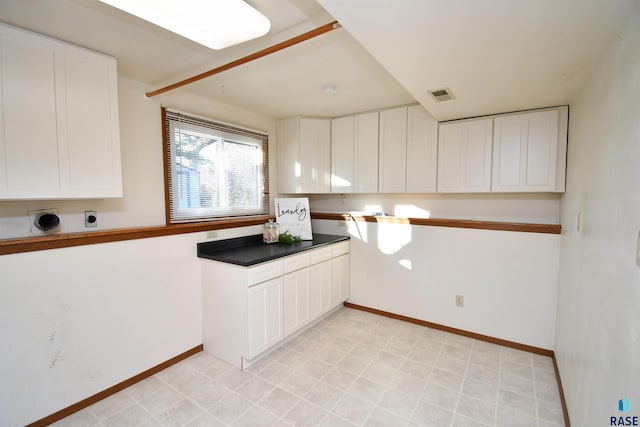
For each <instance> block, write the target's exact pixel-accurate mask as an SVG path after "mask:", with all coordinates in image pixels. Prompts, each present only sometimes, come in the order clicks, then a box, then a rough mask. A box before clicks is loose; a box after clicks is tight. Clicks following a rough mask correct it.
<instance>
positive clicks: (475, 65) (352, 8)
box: [0, 0, 638, 120]
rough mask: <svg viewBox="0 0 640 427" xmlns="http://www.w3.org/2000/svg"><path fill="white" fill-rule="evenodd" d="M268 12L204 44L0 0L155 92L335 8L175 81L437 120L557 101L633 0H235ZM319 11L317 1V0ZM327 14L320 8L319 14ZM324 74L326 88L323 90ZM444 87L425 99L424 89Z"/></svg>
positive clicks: (265, 110)
mask: <svg viewBox="0 0 640 427" xmlns="http://www.w3.org/2000/svg"><path fill="white" fill-rule="evenodd" d="M246 1H247V3H250V4H251V5H252V6H254V7H256V8H257V9H258V10H260V11H261V12H262V13H263V14H265V15H266V16H267V17H268V18H269V19H270V20H271V30H270V31H269V33H268V34H267V35H265V36H263V37H261V38H259V39H257V40H253V41H250V42H246V43H243V44H240V45H237V46H233V47H230V48H227V49H223V50H219V51H215V50H210V49H208V48H205V47H203V46H200V45H198V44H196V43H193V42H191V41H188V40H186V39H183V38H182V37H180V36H177V35H175V34H173V33H170V32H168V31H166V30H163V29H161V28H158V27H156V26H154V25H152V24H150V23H147V22H145V21H143V20H140V19H138V18H135V17H133V16H131V15H128V14H126V13H124V12H121V11H119V10H117V9H114V8H112V7H110V6H108V5H105V4H102V3H100V2H99V1H98V0H1V1H0V21H4V22H7V23H9V24H13V25H16V26H19V27H23V28H26V29H29V30H32V31H35V32H38V33H41V34H45V35H49V36H51V37H55V38H58V39H61V40H65V41H68V42H71V43H74V44H77V45H80V46H84V47H87V48H90V49H93V50H97V51H100V52H104V53H106V54H109V55H112V56H115V57H116V58H117V60H118V73H119V74H120V75H122V76H125V77H128V78H132V79H135V80H138V81H141V82H143V83H146V84H147V85H148V86H149V89H150V90H152V89H157V88H160V87H162V86H164V85H167V84H171V83H174V82H176V81H179V80H182V79H184V78H187V77H191V76H193V75H195V74H198V73H201V72H203V71H206V70H209V69H211V68H214V67H217V66H220V65H224V64H226V63H228V62H231V61H233V60H236V59H238V58H242V57H244V56H246V55H249V54H251V53H254V52H257V51H259V50H261V49H264V48H267V47H269V46H273V45H274V44H276V43H279V42H281V41H284V40H287V39H289V38H291V37H294V36H297V35H299V34H302V33H304V32H307V31H309V30H311V29H314V28H316V27H319V26H321V25H324V24H326V23H328V22H331V21H333V20H334V19H337V20H338V21H339V22H340V23H341V24H342V25H343V26H344V28H339V29H336V30H333V31H331V32H329V33H327V34H324V35H321V36H318V37H316V38H314V39H312V40H308V41H305V42H303V43H301V44H298V45H296V46H293V47H290V48H287V49H285V50H283V51H280V52H277V53H274V54H271V55H269V56H267V57H264V58H261V59H258V60H256V61H253V62H250V63H247V64H244V65H241V66H240V67H237V68H234V69H232V70H228V71H225V72H223V73H221V74H218V75H216V76H212V77H209V78H207V79H205V80H201V81H200V82H197V83H193V84H191V85H188V86H185V87H183V88H181V89H177V90H178V91H180V92H192V93H197V94H199V95H201V96H206V97H210V98H213V99H216V100H219V101H222V102H225V103H228V104H231V105H234V106H237V107H241V108H245V109H248V110H251V111H255V112H259V113H262V114H265V115H267V116H270V117H274V118H284V117H290V116H294V115H306V116H323V117H337V116H341V115H347V114H353V113H357V112H362V111H369V110H375V109H380V108H385V107H392V106H397V105H403V104H409V103H414V102H416V101H418V102H420V103H421V104H423V105H424V106H425V107H426V108H427V109H428V110H429V111H430V112H431V113H432V114H433V115H434V116H435V117H436V118H437V119H439V120H447V119H454V118H461V117H470V116H476V115H484V114H494V113H500V112H506V111H514V110H521V109H528V108H535V107H545V106H551V105H560V104H567V103H569V102H570V100H571V98H572V96H573V95H574V94H575V92H576V90H577V89H578V88H580V87H581V86H582V84H583V82H584V79H585V77H586V75H587V74H588V71H589V70H590V68H591V66H592V64H593V63H594V62H595V61H596V59H597V58H598V56H599V55H600V54H601V53H602V51H603V50H604V49H605V47H606V46H607V44H608V43H610V42H611V41H612V40H613V39H615V37H616V35H617V33H618V28H620V27H621V26H622V25H623V23H624V21H625V17H626V16H627V15H628V11H629V9H630V8H631V7H637V4H638V3H637V2H636V1H635V0H562V1H557V0H518V1H513V0H482V1H479V0H448V1H445V0H403V1H393V2H391V1H388V0H349V1H344V0H318V1H316V0H246ZM325 8H326V10H325ZM327 11H328V12H329V13H330V14H329V13H328V12H327ZM326 84H331V85H333V86H335V92H334V93H333V94H332V95H327V94H325V93H324V92H323V91H322V88H323V86H324V85H326ZM442 87H448V88H450V89H451V90H452V91H453V93H454V95H455V97H456V99H454V100H452V101H447V102H443V103H435V102H434V101H433V100H432V99H431V98H430V96H429V95H427V94H426V90H429V89H439V88H442Z"/></svg>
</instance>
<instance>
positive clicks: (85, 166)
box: [65, 51, 122, 192]
mask: <svg viewBox="0 0 640 427" xmlns="http://www.w3.org/2000/svg"><path fill="white" fill-rule="evenodd" d="M115 76H116V70H115V63H114V62H113V61H109V60H102V61H99V60H98V59H96V58H95V56H94V55H93V54H91V53H87V52H84V51H66V52H65V77H66V110H65V112H66V124H67V126H66V128H67V141H68V159H69V168H68V170H69V185H70V187H71V189H72V190H80V191H84V190H90V189H95V190H96V191H98V192H99V191H105V190H106V191H108V190H109V189H111V188H119V187H121V186H122V183H121V173H120V169H121V166H120V146H119V144H112V143H111V141H113V140H117V139H118V138H119V135H118V134H119V128H118V118H117V117H113V115H117V112H118V105H117V99H115V97H114V96H113V94H114V93H117V82H116V79H115Z"/></svg>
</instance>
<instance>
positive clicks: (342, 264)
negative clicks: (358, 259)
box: [331, 254, 349, 307]
mask: <svg viewBox="0 0 640 427" xmlns="http://www.w3.org/2000/svg"><path fill="white" fill-rule="evenodd" d="M331 276H332V277H331V307H336V306H338V305H340V304H342V303H343V302H344V301H346V300H347V299H349V254H345V255H340V256H339V257H336V258H333V259H332V260H331Z"/></svg>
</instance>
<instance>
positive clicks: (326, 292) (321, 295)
mask: <svg viewBox="0 0 640 427" xmlns="http://www.w3.org/2000/svg"><path fill="white" fill-rule="evenodd" d="M309 273H310V274H309V279H310V283H309V315H310V316H311V318H312V319H316V318H318V317H320V316H322V315H323V314H324V313H326V312H327V311H329V310H330V309H331V303H332V301H331V279H332V277H331V260H329V261H323V262H321V263H319V264H315V265H312V266H311V267H309Z"/></svg>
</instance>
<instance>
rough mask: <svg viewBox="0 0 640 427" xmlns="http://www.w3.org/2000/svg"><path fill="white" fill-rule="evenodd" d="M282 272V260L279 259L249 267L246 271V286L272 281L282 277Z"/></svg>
mask: <svg viewBox="0 0 640 427" xmlns="http://www.w3.org/2000/svg"><path fill="white" fill-rule="evenodd" d="M282 272H283V266H282V260H280V259H276V260H274V261H270V262H265V263H262V264H259V265H256V266H254V267H249V268H248V269H247V284H248V285H249V286H251V285H255V284H256V283H260V282H264V281H265V280H269V279H273V278H274V277H278V276H282Z"/></svg>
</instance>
